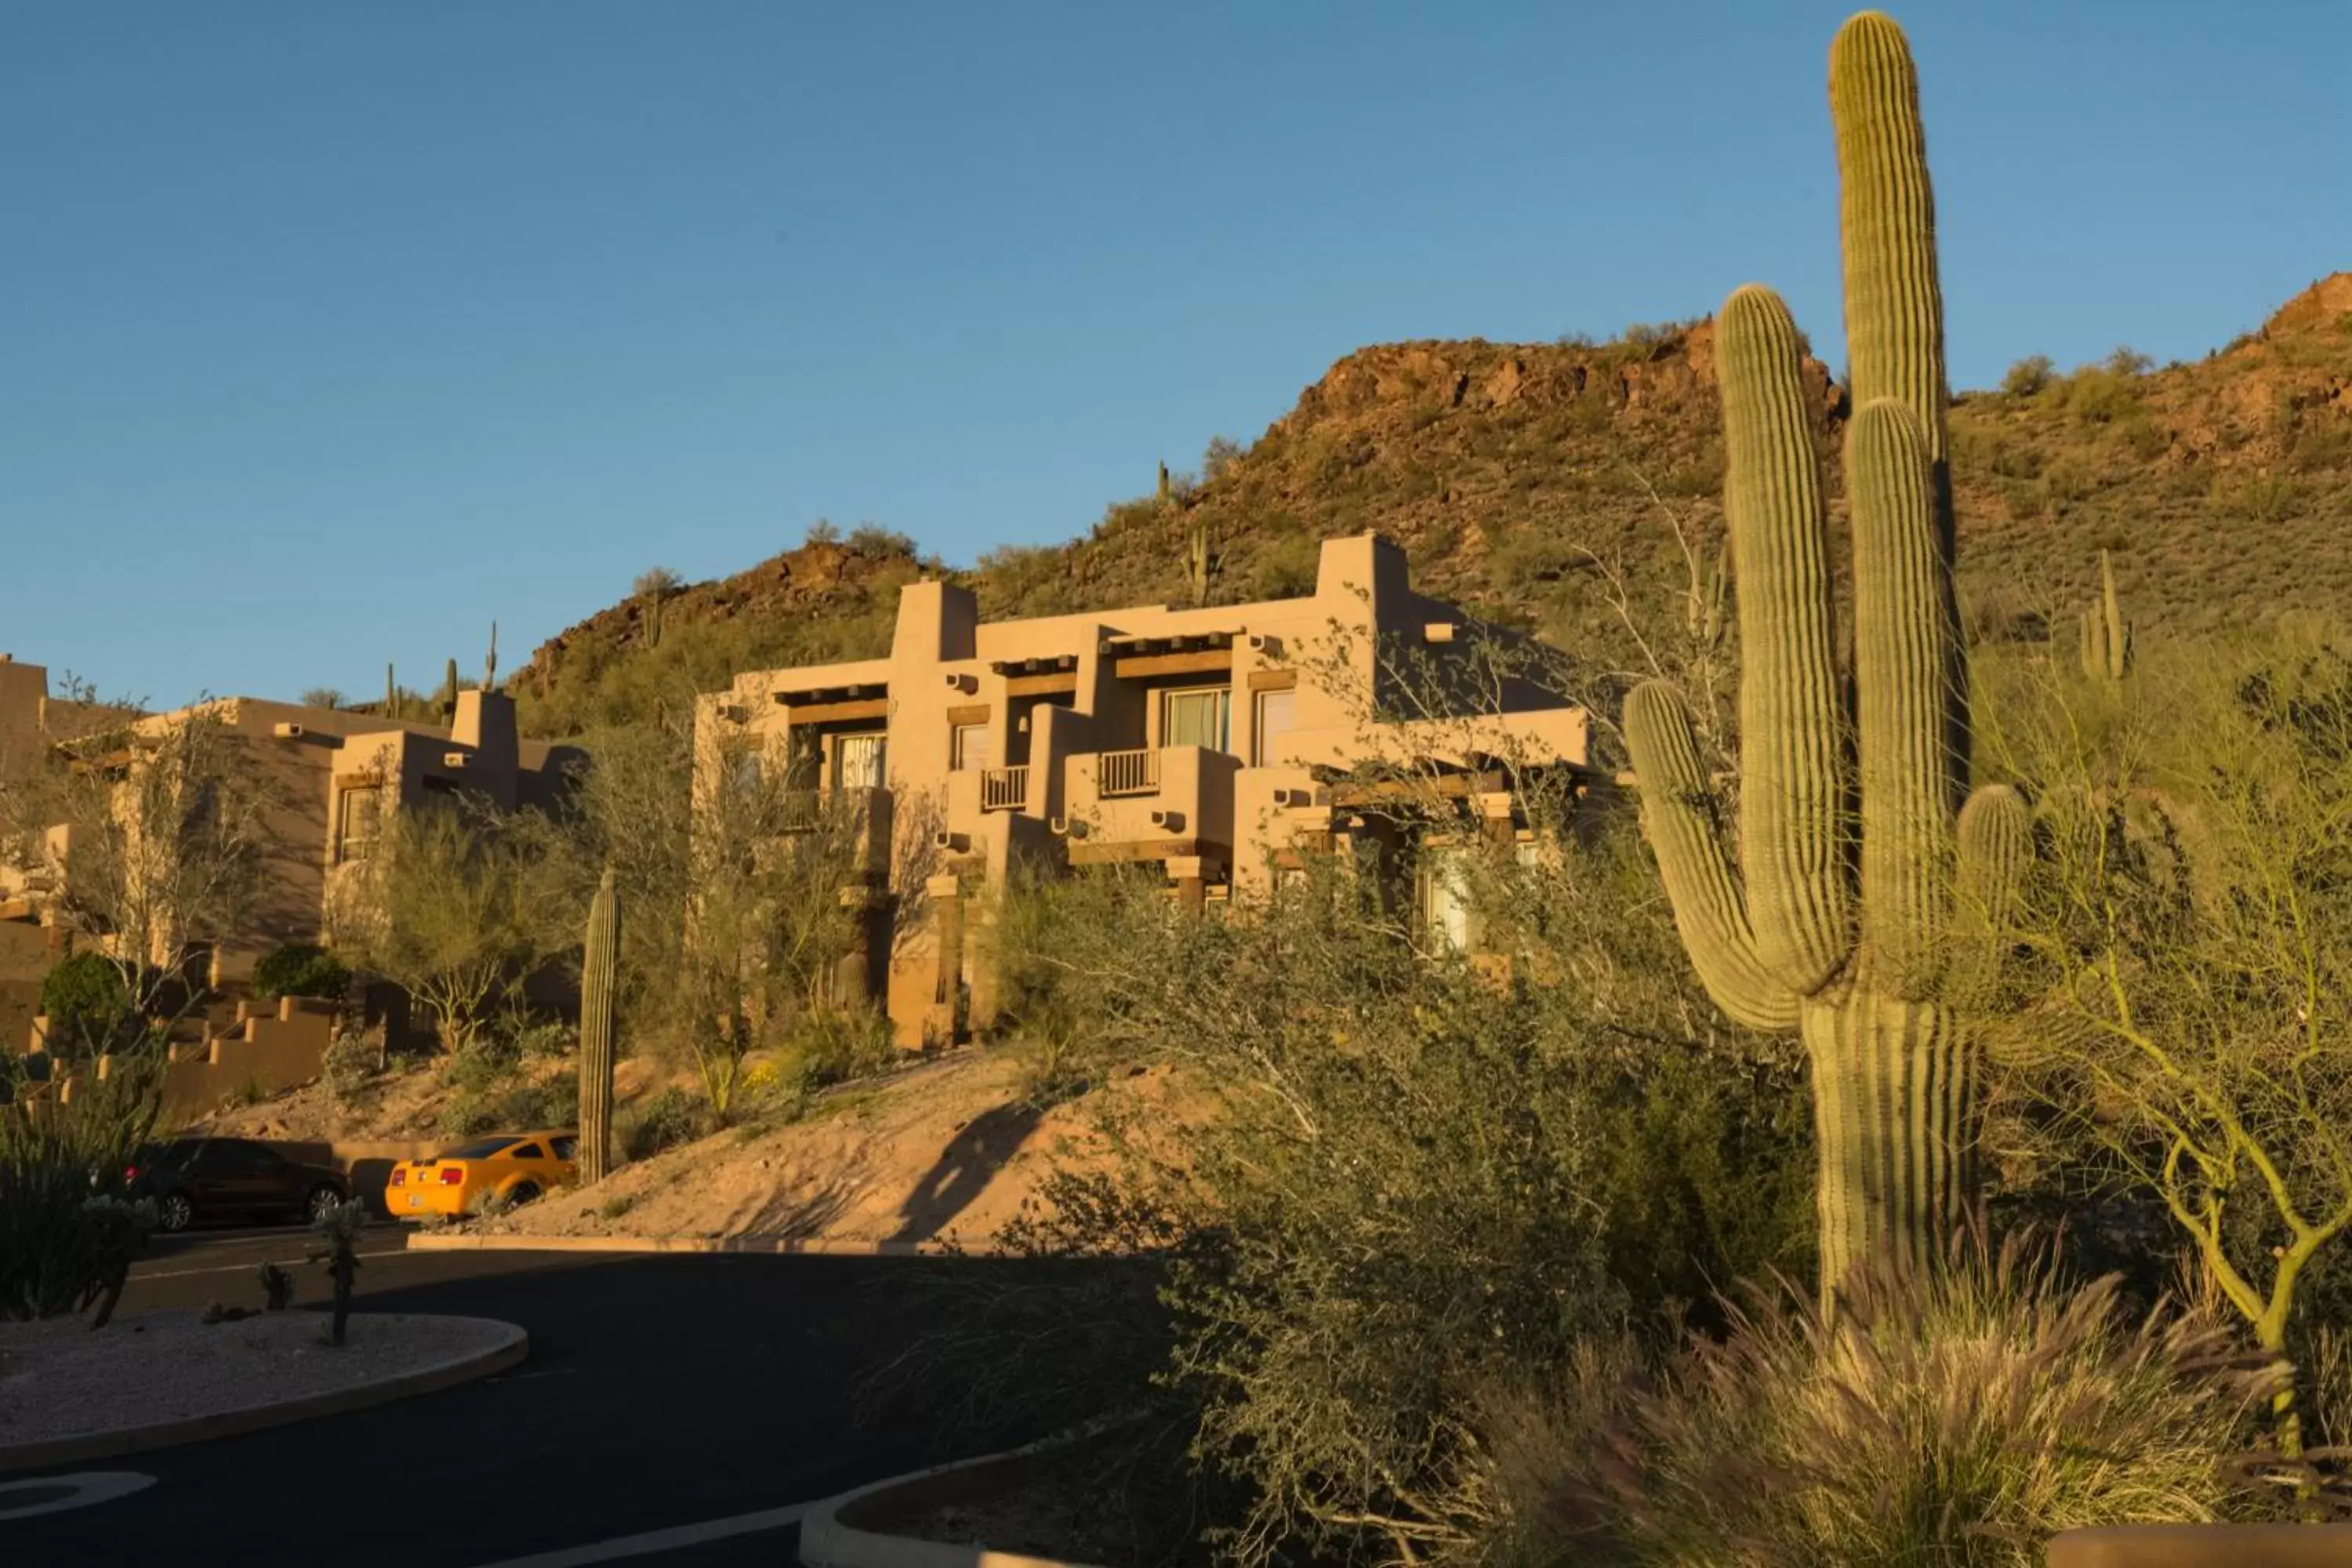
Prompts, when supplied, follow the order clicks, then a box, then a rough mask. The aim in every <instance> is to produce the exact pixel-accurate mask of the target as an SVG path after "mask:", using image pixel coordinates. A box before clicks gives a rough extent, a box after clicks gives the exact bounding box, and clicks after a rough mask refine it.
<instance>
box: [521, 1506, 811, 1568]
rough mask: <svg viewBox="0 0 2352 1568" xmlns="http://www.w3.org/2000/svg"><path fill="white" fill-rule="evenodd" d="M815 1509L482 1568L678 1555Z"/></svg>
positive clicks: (745, 1516) (560, 1566)
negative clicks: (677, 1552)
mask: <svg viewBox="0 0 2352 1568" xmlns="http://www.w3.org/2000/svg"><path fill="white" fill-rule="evenodd" d="M811 1506H812V1505H810V1504H808V1503H804V1502H796V1503H793V1505H792V1506H791V1507H789V1508H772V1509H769V1510H766V1511H765V1512H762V1513H739V1514H737V1515H736V1516H735V1517H734V1518H732V1519H714V1520H710V1521H707V1522H705V1523H702V1524H679V1525H673V1526H672V1527H670V1528H669V1529H667V1530H649V1531H646V1532H645V1533H644V1534H643V1535H624V1536H621V1537H619V1538H617V1539H615V1540H613V1541H596V1542H590V1543H589V1544H587V1545H585V1546H566V1547H563V1548H562V1549H561V1550H559V1551H555V1552H535V1553H533V1554H532V1555H530V1556H529V1557H509V1558H508V1559H507V1560H506V1561H505V1562H503V1563H484V1564H482V1568H586V1565H587V1564H589V1563H616V1562H618V1561H620V1560H621V1559H622V1558H624V1557H650V1556H652V1555H653V1554H654V1553H655V1552H676V1551H678V1550H679V1549H680V1548H682V1547H688V1546H700V1545H702V1544H703V1543H704V1542H710V1541H725V1540H727V1539H729V1538H730V1537H731V1536H737V1535H757V1534H759V1533H760V1532H761V1531H768V1530H782V1529H783V1528H784V1526H786V1525H788V1524H798V1523H799V1522H800V1521H801V1516H802V1515H803V1514H805V1513H807V1512H808V1510H809V1509H810V1507H811Z"/></svg>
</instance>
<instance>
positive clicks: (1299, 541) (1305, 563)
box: [1249, 532, 1322, 599]
mask: <svg viewBox="0 0 2352 1568" xmlns="http://www.w3.org/2000/svg"><path fill="white" fill-rule="evenodd" d="M1321 562H1322V551H1321V547H1320V546H1319V545H1318V544H1317V542H1315V541H1314V540H1313V539H1312V538H1310V537H1308V536H1307V535H1306V534H1304V533H1297V532H1292V533H1286V534H1282V535H1280V536H1278V537H1277V538H1276V539H1274V540H1272V541H1271V542H1267V543H1266V544H1265V545H1263V546H1261V547H1260V548H1259V550H1258V552H1257V553H1256V555H1255V557H1254V558H1253V559H1252V560H1251V562H1250V573H1249V594H1250V596H1251V597H1252V598H1254V599H1295V598H1299V597H1302V596H1304V595H1308V594H1312V593H1313V592H1314V591H1315V574H1316V571H1317V569H1318V566H1319V565H1320V564H1321Z"/></svg>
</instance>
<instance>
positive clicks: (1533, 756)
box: [696, 535, 1590, 1045]
mask: <svg viewBox="0 0 2352 1568" xmlns="http://www.w3.org/2000/svg"><path fill="white" fill-rule="evenodd" d="M1513 640H1515V639H1513V638H1512V637H1511V636H1510V634H1507V633H1504V632H1501V631H1499V630H1497V629H1496V628H1493V627H1487V626H1477V625H1475V624H1474V623H1473V622H1471V621H1470V619H1469V618H1468V617H1466V616H1465V615H1463V614H1462V612H1460V611H1458V610H1456V609H1454V608H1453V607H1452V606H1450V605H1444V604H1442V603H1440V602H1438V601H1436V600H1433V599H1430V598H1427V597H1424V596H1423V595H1420V594H1418V593H1416V592H1414V591H1413V589H1412V585H1411V584H1410V583H1409V582H1408V580H1407V574H1406V567H1405V558H1404V554H1403V552H1402V551H1401V550H1399V549H1398V548H1397V547H1396V546H1395V545H1394V544H1392V543H1391V542H1388V541H1386V540H1383V539H1380V538H1378V537H1376V536H1370V535H1367V536H1363V537H1360V538H1352V539H1339V540H1331V541H1328V542H1325V543H1324V545H1323V547H1322V556H1321V561H1320V563H1319V568H1318V574H1317V579H1316V588H1315V592H1314V593H1313V594H1312V595H1308V596H1306V597H1302V598H1296V599H1278V600H1270V601H1265V602H1262V603H1257V604H1245V605H1218V606H1214V607H1210V608H1202V609H1171V608H1170V607H1168V606H1166V605H1142V606H1136V607H1133V608H1127V609H1110V610H1103V611H1099V612H1093V613H1087V614H1081V615H1069V616H1047V617H1041V618H1038V619H1034V620H1019V621H1002V622H992V623H983V622H982V620H981V619H980V616H979V613H978V608H977V605H976V603H975V601H974V599H973V597H972V595H971V594H970V593H969V592H968V591H966V590H964V589H961V588H959V587H955V586H952V585H950V584H943V583H939V582H924V583H916V584H908V586H907V587H906V588H905V589H904V590H902V594H901V597H900V601H899V606H898V623H897V627H896V632H895V635H894V637H893V640H892V645H891V651H890V656H889V657H888V658H879V659H869V660H863V661H859V662H856V663H845V664H831V665H821V666H811V667H806V668H797V669H772V670H761V671H756V672H751V673H746V674H742V675H740V676H738V677H737V678H736V679H735V680H734V681H733V682H732V684H731V685H730V687H729V688H728V689H726V690H725V691H722V692H718V693H713V694H711V695H709V696H707V697H706V698H704V699H703V700H702V703H701V706H700V708H699V710H698V714H697V722H696V736H697V743H698V748H699V752H700V755H701V757H702V759H703V761H704V764H705V770H706V777H709V776H716V775H717V774H718V773H719V772H720V771H722V769H723V768H725V767H734V766H740V765H741V760H742V758H743V757H745V756H751V757H757V758H759V759H761V763H762V764H763V765H766V766H772V767H782V768H783V769H785V770H786V772H787V775H788V777H790V778H791V779H792V780H793V781H795V782H794V784H793V787H795V788H806V789H809V790H812V791H820V792H825V793H832V794H838V793H843V792H865V794H866V799H867V800H869V801H870V802H871V803H872V805H871V808H870V809H871V814H872V816H871V819H872V820H873V821H874V822H875V823H876V825H877V828H878V827H879V826H880V824H882V823H884V822H887V823H888V824H889V826H888V828H887V832H889V833H890V834H891V835H892V836H893V837H894V838H895V840H896V843H895V846H894V850H893V853H891V854H890V855H889V856H887V862H888V864H889V865H891V866H896V867H898V868H902V869H901V871H900V872H899V873H898V874H899V875H901V876H902V877H904V879H905V880H907V881H908V882H914V881H916V880H917V878H915V877H914V876H911V875H907V874H906V873H905V871H904V869H903V868H907V867H909V866H913V865H918V864H921V863H923V862H925V861H926V860H928V862H929V863H928V865H927V866H926V867H925V871H926V874H924V875H922V876H921V877H920V878H919V884H920V885H910V886H897V887H893V886H888V885H887V878H888V876H889V875H890V874H891V873H888V872H887V871H884V870H882V869H881V867H882V865H883V863H884V861H885V859H886V858H885V857H884V856H882V855H880V854H878V853H877V854H876V855H874V856H872V857H871V858H870V860H869V864H870V865H872V866H873V867H874V868H876V871H875V874H874V876H873V877H872V879H871V880H872V884H873V885H872V886H870V887H868V888H866V889H853V890H850V896H853V897H862V898H864V899H865V900H866V902H867V904H868V919H867V921H866V926H865V930H866V937H865V950H864V952H862V953H860V954H858V955H856V956H855V957H854V959H853V963H852V964H851V966H850V967H851V970H852V973H854V974H857V975H858V976H859V977H860V979H861V980H862V983H863V984H864V985H865V987H866V991H867V993H868V994H869V995H870V996H872V997H873V998H874V999H875V1000H877V1001H879V1002H881V1003H883V1004H884V1005H886V1006H887V1011H888V1014H889V1016H890V1017H891V1019H892V1020H893V1022H894V1025H895V1026H896V1030H897V1033H898V1037H899V1038H900V1040H901V1041H902V1042H904V1043H907V1044H909V1045H914V1044H920V1043H922V1042H924V1041H926V1040H937V1039H941V1038H946V1037H951V1036H952V1035H953V1034H954V1033H955V1032H956V1031H957V1030H958V1028H959V1027H960V1024H959V1020H960V1018H961V1017H962V1016H966V1004H968V1006H969V1016H970V1017H971V1018H973V1019H984V1018H986V1017H987V1016H988V1015H989V1013H990V1011H991V1008H990V989H991V988H990V984H989V978H988V975H987V974H986V973H985V966H984V964H982V963H980V962H979V960H978V957H977V951H978V949H979V947H980V945H981V944H979V943H977V942H975V941H974V940H973V935H972V933H973V931H974V928H975V926H976V925H977V923H978V922H979V921H982V920H984V919H985V918H986V908H987V904H986V893H987V889H992V888H1000V887H1002V886H1003V881H1004V879H1005V877H1006V874H1007V872H1008V871H1009V870H1010V869H1011V868H1012V866H1013V863H1014V861H1015V859H1016V858H1019V859H1022V860H1024V861H1027V862H1030V863H1034V864H1038V865H1045V866H1052V867H1065V866H1066V867H1084V866H1086V865H1088V864H1090V863H1103V862H1112V861H1122V862H1142V863H1149V864H1151V865H1155V866H1157V867H1159V868H1160V869H1161V870H1162V872H1163V873H1164V875H1165V877H1166V879H1167V881H1168V885H1169V888H1170V889H1171V896H1172V897H1176V898H1179V899H1181V900H1187V901H1191V902H1193V903H1196V904H1202V905H1206V904H1209V903H1212V902H1214V901H1218V900H1247V899H1250V898H1253V897H1256V896H1261V895H1263V894H1265V892H1267V891H1269V890H1270V889H1272V887H1273V886H1274V883H1275V880H1276V878H1277V877H1279V876H1280V875H1281V874H1282V873H1283V871H1284V870H1285V869H1286V868H1289V867H1293V866H1297V865H1298V864H1299V863H1300V862H1299V859H1298V858H1299V857H1300V856H1302V855H1304V854H1310V853H1314V852H1317V851H1318V850H1328V849H1332V848H1338V847H1345V846H1347V845H1348V844H1349V841H1350V838H1351V837H1355V836H1365V835H1371V836H1378V835H1381V834H1383V833H1388V832H1390V831H1391V829H1390V827H1389V826H1387V825H1386V824H1385V823H1383V822H1380V821H1374V820H1370V819H1369V818H1368V817H1367V816H1364V815H1361V814H1360V813H1358V812H1357V811H1355V810H1353V809H1352V808H1351V802H1352V801H1353V800H1354V799H1355V798H1356V797H1355V796H1354V795H1351V789H1353V788H1354V787H1356V786H1355V785H1354V784H1351V782H1350V781H1352V780H1355V779H1358V778H1360V776H1361V774H1362V773H1363V772H1364V769H1365V765H1366V764H1368V763H1369V764H1377V763H1393V764H1403V763H1412V766H1413V768H1414V769H1416V770H1417V771H1419V772H1420V773H1425V774H1434V775H1439V776H1438V777H1436V778H1435V779H1434V783H1435V784H1437V785H1438V786H1439V787H1440V788H1441V790H1442V791H1443V792H1444V793H1445V794H1447V795H1451V796H1452V797H1453V798H1454V800H1455V801H1457V802H1458V803H1459V805H1460V808H1461V811H1462V813H1463V816H1464V818H1465V821H1467V822H1469V823H1472V824H1474V825H1475V829H1474V830H1475V831H1477V832H1479V833H1482V834H1484V835H1486V836H1487V837H1518V838H1524V837H1527V835H1528V831H1529V829H1528V824H1527V823H1526V822H1525V820H1524V818H1523V816H1522V814H1521V812H1520V810H1519V806H1518V805H1517V799H1516V797H1515V795H1514V793H1513V791H1512V790H1511V788H1510V787H1509V780H1510V777H1511V776H1513V775H1514V774H1515V773H1517V771H1519V770H1523V769H1526V768H1528V767H1536V768H1552V769H1567V770H1570V771H1572V772H1575V773H1581V772H1582V770H1583V769H1584V768H1585V766H1586V764H1587V762H1588V759H1589V752H1590V725H1589V721H1588V716H1587V715H1586V713H1585V712H1584V711H1583V710H1581V709H1580V708H1577V707H1575V706H1572V705H1570V704H1569V703H1567V702H1565V701H1564V700H1562V699H1561V698H1560V697H1559V695H1557V694H1556V693H1554V692H1551V691H1548V690H1545V689H1542V688H1541V687H1540V686H1539V685H1538V684H1536V683H1535V682H1533V681H1531V680H1529V679H1526V678H1524V677H1523V676H1517V675H1505V676H1503V677H1499V678H1497V677H1494V676H1492V675H1491V669H1492V668H1493V661H1492V659H1491V658H1487V659H1486V661H1485V662H1484V663H1483V664H1481V666H1480V668H1482V669H1484V670H1487V671H1489V672H1490V673H1489V674H1488V676H1487V677H1486V679H1480V680H1478V681H1476V682H1475V683H1469V682H1453V683H1449V681H1448V679H1447V676H1448V673H1449V672H1453V673H1457V674H1458V673H1461V672H1463V671H1464V670H1465V669H1466V668H1468V666H1469V665H1470V663H1471V662H1472V661H1473V658H1474V655H1473V653H1472V649H1473V647H1485V648H1486V649H1487V650H1488V651H1489V653H1490V654H1491V650H1492V648H1493V647H1495V646H1496V644H1497V643H1508V642H1511V641H1513ZM1449 684H1453V685H1455V686H1460V685H1465V684H1475V687H1476V689H1475V692H1468V691H1461V692H1457V696H1458V698H1459V701H1458V702H1457V703H1455V704H1454V707H1453V708H1449V707H1448V706H1447V704H1446V703H1445V702H1444V700H1440V701H1439V702H1438V703H1437V704H1436V705H1435V706H1434V707H1430V706H1425V705H1417V700H1418V699H1420V698H1423V697H1425V696H1426V694H1427V693H1429V692H1431V691H1433V690H1442V689H1446V688H1447V687H1448V686H1449ZM721 759H725V761H724V762H723V763H722V762H721ZM1386 848H1397V846H1386ZM926 849H928V850H929V854H928V855H925V854H923V853H919V851H923V850H926ZM1402 849H1403V850H1404V852H1405V853H1408V854H1410V853H1411V852H1412V846H1402ZM1439 891H1440V897H1439V899H1438V900H1437V902H1438V904H1439V905H1440V906H1441V907H1439V908H1437V909H1435V910H1433V911H1432V915H1433V919H1434V920H1435V921H1437V922H1438V923H1439V924H1440V925H1441V926H1444V925H1446V924H1447V922H1448V921H1449V919H1450V918H1451V917H1449V914H1448V911H1447V910H1445V909H1444V908H1443V907H1442V906H1443V903H1444V899H1443V888H1442V886H1441V888H1440V889H1439ZM1456 934H1457V935H1458V934H1459V932H1458V931H1457V932H1456Z"/></svg>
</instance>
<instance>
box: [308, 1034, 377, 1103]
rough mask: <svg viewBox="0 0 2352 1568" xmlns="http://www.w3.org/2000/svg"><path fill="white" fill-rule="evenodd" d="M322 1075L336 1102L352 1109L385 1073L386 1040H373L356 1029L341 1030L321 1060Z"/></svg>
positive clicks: (328, 1045)
mask: <svg viewBox="0 0 2352 1568" xmlns="http://www.w3.org/2000/svg"><path fill="white" fill-rule="evenodd" d="M319 1068H320V1077H321V1078H323V1079H325V1080H326V1084H327V1092H328V1093H329V1094H330V1095H331V1096H332V1097H333V1098H334V1100H335V1103H336V1104H338V1105H341V1106H349V1105H352V1104H353V1103H355V1102H356V1101H357V1100H359V1099H360V1098H361V1097H362V1095H364V1094H365V1093H366V1092H367V1090H368V1088H369V1086H370V1085H372V1084H373V1082H374V1081H375V1079H377V1077H378V1076H380V1075H381V1074H382V1073H383V1036H382V1035H377V1036H376V1037H373V1038H371V1037H368V1036H367V1035H365V1034H362V1033H360V1032H359V1031H357V1030H353V1029H338V1030H336V1031H335V1037H334V1038H333V1039H331V1040H330V1041H328V1042H327V1050H326V1054H325V1055H324V1056H323V1057H321V1058H320V1062H319Z"/></svg>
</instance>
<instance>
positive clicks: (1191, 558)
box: [1184, 519, 1210, 607]
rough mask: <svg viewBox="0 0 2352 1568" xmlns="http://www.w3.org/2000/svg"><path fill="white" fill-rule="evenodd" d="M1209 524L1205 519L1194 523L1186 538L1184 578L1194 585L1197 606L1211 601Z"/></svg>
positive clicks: (1194, 599)
mask: <svg viewBox="0 0 2352 1568" xmlns="http://www.w3.org/2000/svg"><path fill="white" fill-rule="evenodd" d="M1209 567H1210V555H1209V524H1208V522H1207V521H1206V520H1205V519H1203V520H1202V521H1198V522H1195V523H1193V524H1192V530H1191V531H1190V532H1189V533H1187V534H1186V536H1185V540H1184V578H1185V581H1186V582H1187V583H1189V584H1191V585H1192V603H1193V605H1194V606H1195V607H1198V606H1200V605H1205V604H1207V603H1208V602H1209Z"/></svg>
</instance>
